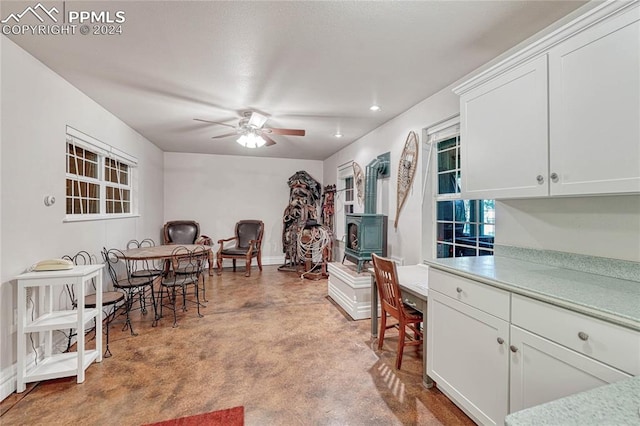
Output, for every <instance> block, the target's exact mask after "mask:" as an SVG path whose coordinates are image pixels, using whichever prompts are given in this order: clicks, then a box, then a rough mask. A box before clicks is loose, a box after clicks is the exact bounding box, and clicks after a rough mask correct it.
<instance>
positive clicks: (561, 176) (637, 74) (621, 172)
mask: <svg viewBox="0 0 640 426" xmlns="http://www.w3.org/2000/svg"><path fill="white" fill-rule="evenodd" d="M639 19H640V8H638V7H637V6H636V7H633V8H632V9H631V10H630V11H627V12H626V13H625V14H623V15H621V16H618V17H616V18H614V19H611V20H609V21H606V22H603V23H601V24H599V25H597V26H595V27H593V28H590V29H588V30H586V31H584V32H583V33H580V34H578V35H576V36H574V37H572V38H570V39H568V40H567V41H565V42H563V43H561V44H560V45H558V46H557V47H555V48H553V49H552V50H551V51H550V52H549V93H550V99H549V100H550V151H551V152H550V170H549V171H550V173H551V174H552V177H554V175H553V174H554V173H555V174H556V175H557V178H554V179H552V180H551V183H550V193H551V195H576V194H604V193H609V194H610V193H625V192H640V121H639V120H640V118H639V117H640V21H639Z"/></svg>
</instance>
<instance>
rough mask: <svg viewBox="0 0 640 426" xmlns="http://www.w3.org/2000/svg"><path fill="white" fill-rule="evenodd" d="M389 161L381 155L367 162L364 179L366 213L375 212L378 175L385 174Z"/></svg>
mask: <svg viewBox="0 0 640 426" xmlns="http://www.w3.org/2000/svg"><path fill="white" fill-rule="evenodd" d="M387 164H388V161H385V160H384V159H381V158H380V157H378V158H374V159H373V160H372V161H371V162H370V163H369V164H367V168H366V172H365V179H364V213H365V214H375V212H376V205H377V204H378V175H380V174H384V173H385V171H386V169H387Z"/></svg>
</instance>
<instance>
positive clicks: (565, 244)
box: [496, 195, 640, 262]
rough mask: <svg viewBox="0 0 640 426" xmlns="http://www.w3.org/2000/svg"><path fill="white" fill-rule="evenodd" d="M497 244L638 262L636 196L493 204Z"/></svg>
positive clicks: (639, 239)
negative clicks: (494, 205)
mask: <svg viewBox="0 0 640 426" xmlns="http://www.w3.org/2000/svg"><path fill="white" fill-rule="evenodd" d="M496 228H497V231H496V243H498V244H504V245H511V246H516V247H527V248H535V249H546V250H556V251H564V252H571V253H578V254H586V255H591V256H601V257H608V258H613V259H623V260H630V261H634V262H640V196H639V195H626V196H606V197H579V198H547V199H531V200H509V201H503V202H497V203H496Z"/></svg>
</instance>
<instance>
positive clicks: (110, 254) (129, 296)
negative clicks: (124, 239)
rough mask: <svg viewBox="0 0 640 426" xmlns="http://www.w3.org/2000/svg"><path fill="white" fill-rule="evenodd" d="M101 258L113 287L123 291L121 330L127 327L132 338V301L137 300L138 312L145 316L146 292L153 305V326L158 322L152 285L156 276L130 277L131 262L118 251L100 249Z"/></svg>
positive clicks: (134, 334)
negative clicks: (138, 304) (123, 317)
mask: <svg viewBox="0 0 640 426" xmlns="http://www.w3.org/2000/svg"><path fill="white" fill-rule="evenodd" d="M102 258H103V259H104V263H105V264H106V265H107V270H108V271H109V276H110V277H111V281H112V283H113V287H114V288H116V289H118V290H120V291H123V292H124V293H125V313H126V317H127V319H126V321H125V325H124V328H123V330H125V329H126V328H127V327H129V331H130V332H131V335H132V336H137V333H135V332H134V331H133V325H132V324H131V316H130V314H131V311H132V310H133V303H134V299H135V298H138V301H139V302H140V310H141V312H142V314H143V315H146V314H147V291H148V292H149V293H150V296H151V304H152V305H153V314H154V319H153V325H155V324H156V322H157V320H158V313H157V309H156V299H155V292H154V289H153V283H154V281H155V280H156V278H158V277H157V276H140V277H134V276H133V275H132V272H133V268H132V266H131V265H132V263H133V262H132V261H129V260H127V259H126V257H125V255H124V253H122V251H120V250H118V249H110V250H107V248H106V247H104V248H103V249H102Z"/></svg>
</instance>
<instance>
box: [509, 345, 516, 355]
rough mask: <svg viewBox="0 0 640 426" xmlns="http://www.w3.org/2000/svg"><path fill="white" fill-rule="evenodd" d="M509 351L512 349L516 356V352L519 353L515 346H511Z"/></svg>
mask: <svg viewBox="0 0 640 426" xmlns="http://www.w3.org/2000/svg"><path fill="white" fill-rule="evenodd" d="M509 349H511V352H513V353H514V354H515V353H516V352H518V348H516V347H515V346H513V345H511V346H509Z"/></svg>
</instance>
